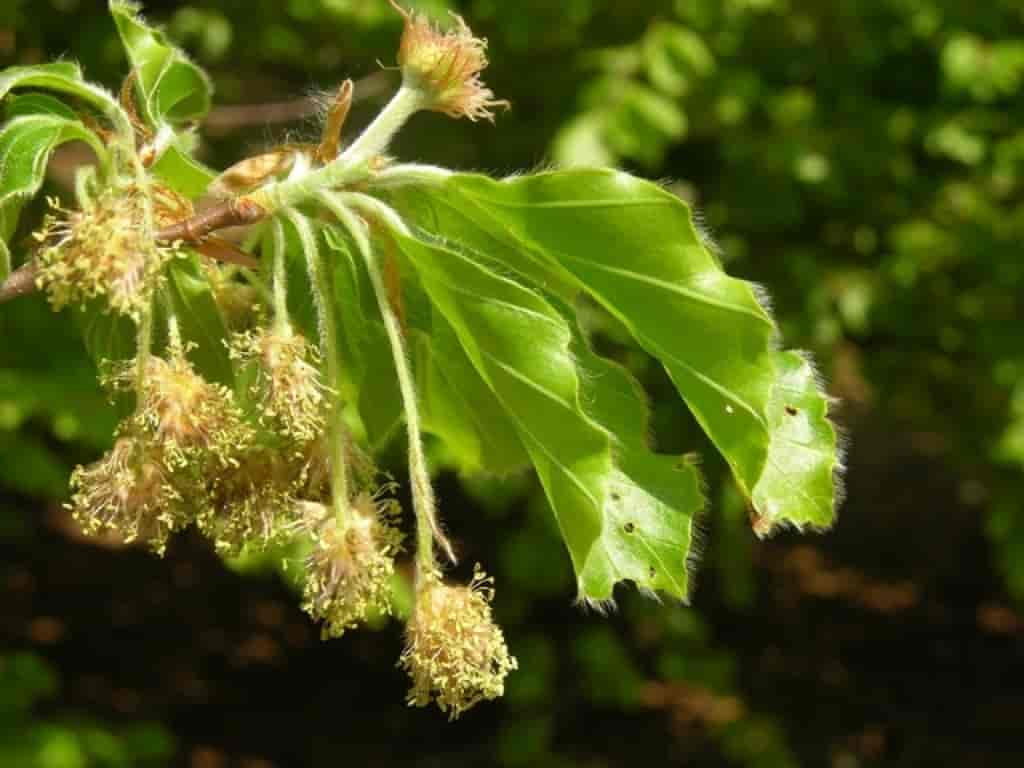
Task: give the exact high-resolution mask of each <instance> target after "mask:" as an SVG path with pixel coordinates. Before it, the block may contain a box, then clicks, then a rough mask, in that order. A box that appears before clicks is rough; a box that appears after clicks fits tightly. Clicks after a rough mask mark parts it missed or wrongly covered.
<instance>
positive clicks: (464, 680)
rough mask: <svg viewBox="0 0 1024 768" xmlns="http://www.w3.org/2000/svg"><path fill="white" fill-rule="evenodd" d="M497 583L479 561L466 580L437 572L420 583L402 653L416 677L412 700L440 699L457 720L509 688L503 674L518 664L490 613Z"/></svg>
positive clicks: (403, 664)
mask: <svg viewBox="0 0 1024 768" xmlns="http://www.w3.org/2000/svg"><path fill="white" fill-rule="evenodd" d="M493 583H494V580H493V579H492V578H490V577H488V576H487V575H486V574H484V573H483V572H482V571H481V570H480V567H479V566H477V568H476V571H475V572H474V574H473V579H472V581H470V583H469V585H467V586H451V585H448V584H445V583H444V582H443V581H442V580H441V578H440V577H439V576H436V575H430V576H427V577H426V578H425V579H424V580H423V583H422V584H420V586H419V587H418V589H417V592H416V605H415V607H414V609H413V616H412V619H410V621H409V624H408V627H407V629H406V648H405V651H404V652H403V653H402V657H401V658H400V659H399V666H401V667H402V668H403V669H405V670H406V671H407V672H408V673H409V676H410V677H411V678H412V688H411V689H410V690H409V696H408V701H409V704H410V705H415V706H420V707H423V706H426V705H427V704H429V703H430V702H431V700H436V701H437V705H438V706H439V707H440V708H441V711H442V712H447V713H448V715H449V718H450V719H452V720H454V719H456V718H457V717H459V715H461V714H462V713H463V712H465V711H466V710H467V709H469V708H470V707H472V706H474V705H475V704H477V703H478V702H481V701H484V700H489V699H496V698H498V697H500V696H501V695H502V694H503V693H504V692H505V677H506V676H507V675H508V673H509V672H511V671H512V670H513V669H516V668H517V666H518V665H517V662H516V659H515V657H514V656H511V655H510V654H509V652H508V647H507V646H506V645H505V637H504V635H503V634H502V631H501V628H500V627H499V626H498V625H497V624H495V623H494V618H493V617H492V615H491V600H492V599H493V597H494V588H493Z"/></svg>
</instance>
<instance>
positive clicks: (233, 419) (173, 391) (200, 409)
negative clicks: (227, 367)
mask: <svg viewBox="0 0 1024 768" xmlns="http://www.w3.org/2000/svg"><path fill="white" fill-rule="evenodd" d="M144 374H145V375H144V376H143V377H142V381H141V392H138V393H137V396H138V397H139V398H140V403H139V407H138V409H137V412H136V417H135V421H136V422H137V427H138V429H139V430H140V432H141V433H143V434H145V435H147V436H148V438H149V439H150V440H152V441H153V443H154V444H156V445H158V446H159V447H160V450H161V451H162V453H163V455H164V457H165V459H166V461H167V463H168V465H169V466H171V467H175V468H181V467H184V466H185V465H187V464H189V463H190V462H192V461H193V460H199V459H206V458H211V459H214V460H215V461H216V462H217V463H219V464H220V465H221V466H229V465H231V464H233V463H234V462H235V461H236V459H235V456H236V455H237V454H238V453H239V452H240V451H242V450H244V449H245V447H247V446H248V445H249V443H250V441H251V437H252V430H251V429H250V428H249V426H248V425H247V424H246V423H245V421H244V420H243V416H242V413H241V410H240V409H239V408H238V405H237V404H236V403H235V400H234V395H233V394H232V392H231V390H229V389H228V388H227V387H225V386H223V385H220V384H214V383H212V382H209V381H207V380H206V379H204V378H203V377H202V376H201V375H199V373H197V372H196V370H195V369H194V368H193V367H192V364H191V363H190V362H189V360H188V358H186V357H185V354H184V351H182V350H171V351H170V352H169V353H168V357H166V358H162V357H156V356H154V357H151V358H149V360H148V361H147V362H146V365H145V372H144ZM106 382H107V383H108V384H110V385H112V386H113V387H114V388H115V389H121V390H130V389H132V388H134V387H135V386H136V383H137V382H136V364H135V363H134V362H130V363H127V364H125V365H122V366H120V367H118V368H116V369H115V370H114V373H113V374H112V375H111V376H108V377H107V378H106Z"/></svg>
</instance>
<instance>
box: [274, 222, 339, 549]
mask: <svg viewBox="0 0 1024 768" xmlns="http://www.w3.org/2000/svg"><path fill="white" fill-rule="evenodd" d="M285 216H286V218H287V219H288V221H289V223H290V224H291V225H292V226H293V227H294V228H295V231H296V233H297V234H298V236H299V241H300V243H301V244H302V252H303V253H305V254H306V268H307V269H308V271H309V282H310V284H311V286H312V289H313V298H314V301H315V303H316V311H317V319H318V321H319V324H320V353H321V356H322V357H323V360H324V365H325V367H326V370H327V389H328V402H329V403H330V406H329V408H328V414H327V440H328V455H329V458H328V461H329V467H330V473H331V503H332V508H333V510H334V515H335V518H336V519H337V522H338V528H339V530H340V531H344V530H345V529H346V527H347V525H348V522H349V520H348V518H349V514H348V503H349V494H348V474H347V473H348V467H347V465H346V457H345V434H344V430H345V426H344V422H343V421H342V415H341V394H340V393H341V361H340V360H339V357H338V328H337V324H336V320H335V318H334V313H333V312H332V311H331V303H330V300H329V295H330V290H331V282H330V280H329V279H328V277H327V274H326V273H325V271H324V264H323V262H322V261H321V259H320V247H319V245H318V243H317V236H316V233H315V232H314V231H313V227H312V225H311V224H310V223H309V220H308V219H307V218H306V217H305V216H302V215H301V214H299V213H298V212H296V211H294V210H289V211H288V212H287V213H286V214H285ZM274 227H275V232H274V240H275V243H276V242H277V240H278V236H279V233H278V232H277V230H278V229H280V230H281V232H280V238H281V242H282V243H283V242H284V231H283V225H282V224H281V222H280V221H278V220H277V219H275V220H274Z"/></svg>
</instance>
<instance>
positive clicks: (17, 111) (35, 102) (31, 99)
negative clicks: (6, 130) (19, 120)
mask: <svg viewBox="0 0 1024 768" xmlns="http://www.w3.org/2000/svg"><path fill="white" fill-rule="evenodd" d="M21 115H56V116H57V117H63V118H66V119H68V120H74V119H76V118H77V115H76V114H75V110H73V109H72V108H71V107H69V106H68V105H67V104H65V103H64V102H63V101H61V100H60V99H58V98H57V97H56V96H51V95H50V94H48V93H20V94H17V95H15V96H11V97H9V98H8V99H7V101H6V103H5V104H4V119H5V120H12V119H14V118H15V117H20V116H21Z"/></svg>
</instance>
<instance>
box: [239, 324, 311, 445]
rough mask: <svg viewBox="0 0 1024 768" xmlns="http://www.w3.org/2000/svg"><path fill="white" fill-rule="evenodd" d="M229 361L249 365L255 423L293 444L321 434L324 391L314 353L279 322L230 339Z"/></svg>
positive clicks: (303, 341) (307, 343)
mask: <svg viewBox="0 0 1024 768" xmlns="http://www.w3.org/2000/svg"><path fill="white" fill-rule="evenodd" d="M229 351H230V354H231V358H232V359H233V360H237V361H239V362H242V363H250V364H253V368H254V369H255V372H254V377H253V378H254V381H253V383H252V386H251V388H250V394H252V396H253V397H254V399H255V400H256V401H257V402H258V403H259V404H260V407H261V415H260V419H261V422H262V423H263V424H265V425H267V426H270V427H272V428H273V429H275V430H277V431H278V432H280V433H281V434H283V435H285V436H287V437H289V438H292V439H294V440H296V441H298V442H303V443H305V442H310V441H312V440H314V439H315V438H316V437H317V436H318V435H320V434H321V433H322V432H323V430H324V422H325V417H324V405H325V394H326V388H325V387H324V385H323V382H322V381H321V379H320V369H319V368H318V367H317V362H318V360H317V355H316V351H315V349H314V348H313V347H312V346H311V345H310V344H309V342H308V341H306V339H305V337H303V336H302V335H301V334H298V333H296V332H295V331H294V330H292V328H291V326H289V325H287V324H285V325H283V327H281V328H280V329H279V330H278V329H275V330H271V329H268V328H258V329H256V330H254V331H248V332H245V333H239V334H236V335H235V336H234V338H233V339H232V343H231V345H230V347H229Z"/></svg>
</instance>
